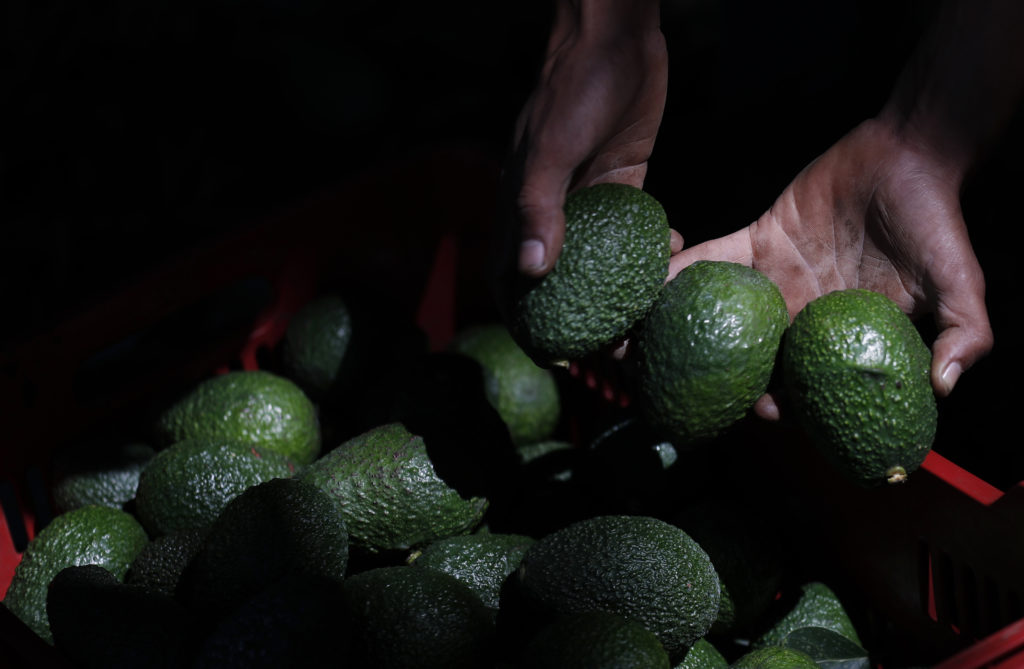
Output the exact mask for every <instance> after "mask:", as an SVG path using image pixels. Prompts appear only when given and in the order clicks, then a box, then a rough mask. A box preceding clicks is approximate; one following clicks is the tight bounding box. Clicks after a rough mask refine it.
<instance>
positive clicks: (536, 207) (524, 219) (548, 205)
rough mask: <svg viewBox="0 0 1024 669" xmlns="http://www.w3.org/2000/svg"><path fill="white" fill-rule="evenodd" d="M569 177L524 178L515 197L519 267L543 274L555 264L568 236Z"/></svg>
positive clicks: (539, 176)
mask: <svg viewBox="0 0 1024 669" xmlns="http://www.w3.org/2000/svg"><path fill="white" fill-rule="evenodd" d="M567 184H568V179H561V178H558V177H557V176H555V175H552V174H538V175H536V176H534V177H533V178H531V179H529V180H528V181H525V182H524V183H523V187H522V188H521V189H520V191H519V195H518V197H517V199H516V207H517V213H518V215H519V220H520V241H519V271H521V272H523V273H524V274H528V275H530V276H535V277H540V276H543V275H545V274H547V273H548V272H549V271H550V270H551V268H552V267H554V264H555V260H556V259H557V258H558V254H559V252H560V251H561V249H562V242H563V240H564V238H565V213H564V211H563V209H562V208H563V206H564V205H565V192H566V187H567Z"/></svg>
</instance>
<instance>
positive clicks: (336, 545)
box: [176, 478, 348, 619]
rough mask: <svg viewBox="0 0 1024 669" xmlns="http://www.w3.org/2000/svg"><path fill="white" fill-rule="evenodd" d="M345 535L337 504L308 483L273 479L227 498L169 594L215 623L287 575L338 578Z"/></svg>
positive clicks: (343, 560)
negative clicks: (232, 497) (215, 620)
mask: <svg viewBox="0 0 1024 669" xmlns="http://www.w3.org/2000/svg"><path fill="white" fill-rule="evenodd" d="M347 567H348V530H347V529H346V527H345V522H344V520H343V518H342V510H341V508H340V503H339V502H338V500H336V499H335V498H334V497H331V496H330V495H328V494H326V493H325V492H323V491H321V490H320V489H319V488H316V487H315V486H313V485H310V484H308V483H304V482H302V481H298V480H296V479H283V478H276V479H270V480H268V481H264V482H263V483H259V484H257V485H254V486H252V487H250V488H248V489H246V490H245V491H244V492H242V493H241V494H240V495H238V496H237V497H235V498H234V499H232V500H231V501H230V502H228V504H227V505H226V506H225V507H224V510H223V511H221V512H220V514H219V515H218V516H217V518H216V519H215V520H214V521H213V523H212V524H211V525H210V527H209V530H208V531H207V533H206V536H205V538H204V540H203V543H202V545H201V546H200V547H199V550H197V551H196V554H195V556H194V557H193V558H192V560H190V561H189V563H188V564H187V565H186V566H185V569H184V570H183V571H182V574H181V579H180V581H179V584H178V587H177V590H176V595H177V597H178V598H179V599H180V600H181V601H182V602H184V603H186V604H187V605H188V606H189V608H190V609H191V610H192V611H193V612H195V613H196V614H197V615H198V616H200V617H202V618H206V619H218V618H222V617H223V616H224V615H226V614H227V613H229V612H230V611H231V610H233V609H234V608H236V607H237V606H239V605H240V604H241V603H242V602H244V601H245V600H246V599H247V598H248V597H251V596H253V595H255V594H256V593H257V592H259V591H260V590H261V589H262V588H264V587H266V586H267V585H269V584H271V583H274V582H277V581H280V580H281V579H283V578H284V577H285V576H286V575H288V574H297V573H306V574H312V575H315V576H319V577H322V578H324V579H331V580H334V581H341V580H342V579H344V577H345V571H346V569H347Z"/></svg>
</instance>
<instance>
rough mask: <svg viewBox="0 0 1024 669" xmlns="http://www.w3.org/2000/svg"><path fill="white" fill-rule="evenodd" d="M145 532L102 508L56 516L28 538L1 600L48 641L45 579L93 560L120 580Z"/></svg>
mask: <svg viewBox="0 0 1024 669" xmlns="http://www.w3.org/2000/svg"><path fill="white" fill-rule="evenodd" d="M148 542H149V537H148V536H147V535H146V531H145V530H144V529H143V528H142V525H140V524H139V521H137V520H135V517H134V516H132V515H131V514H129V513H127V512H125V511H122V510H120V509H112V508H110V507H107V506H98V505H90V506H82V507H79V508H77V509H73V510H72V511H68V512H65V513H62V514H60V515H58V516H57V517H55V518H54V519H53V520H52V521H51V522H50V524H49V525H47V526H46V527H44V528H43V529H42V530H40V531H39V534H37V535H36V536H35V538H33V539H32V541H30V542H29V544H28V546H27V547H26V548H25V552H24V554H23V555H22V558H21V562H20V563H18V566H17V567H16V568H15V570H14V577H13V578H12V579H11V584H10V586H9V587H8V589H7V595H6V596H5V597H4V600H3V603H4V605H6V606H7V608H8V609H10V610H11V612H12V613H14V615H16V616H17V617H18V618H20V619H21V620H23V621H24V622H25V624H26V625H28V626H29V627H30V628H31V629H32V631H34V632H35V633H36V634H38V635H39V636H40V637H42V638H43V639H44V640H45V641H46V642H47V643H53V636H52V635H51V633H50V624H49V618H48V617H47V614H46V591H47V588H48V587H49V585H50V581H52V580H53V578H54V577H55V576H56V575H57V574H58V573H59V572H60V571H61V570H62V569H64V568H65V567H71V566H74V565H85V564H94V565H98V566H100V567H103V568H105V569H107V570H108V571H110V573H112V574H113V575H114V577H115V578H117V579H119V580H120V579H123V578H124V575H125V572H126V571H127V570H128V566H129V565H130V564H131V563H132V560H134V559H135V556H136V555H138V554H139V551H141V550H142V549H143V548H144V547H145V546H146V544H147V543H148Z"/></svg>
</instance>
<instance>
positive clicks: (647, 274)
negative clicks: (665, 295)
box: [509, 183, 670, 367]
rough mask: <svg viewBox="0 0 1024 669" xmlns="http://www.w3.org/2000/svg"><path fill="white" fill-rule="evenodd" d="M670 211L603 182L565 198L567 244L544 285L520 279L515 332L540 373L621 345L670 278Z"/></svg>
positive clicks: (639, 192)
mask: <svg viewBox="0 0 1024 669" xmlns="http://www.w3.org/2000/svg"><path fill="white" fill-rule="evenodd" d="M669 234H670V232H669V227H668V219H667V217H666V215H665V210H664V209H663V208H662V206H661V203H659V202H658V201H657V200H656V199H655V198H654V197H652V196H651V195H650V194H649V193H646V192H645V191H643V190H641V189H639V188H635V187H633V186H628V185H625V184H618V183H600V184H595V185H592V186H587V187H584V188H581V189H579V190H576V191H573V192H572V193H570V194H569V195H568V196H567V197H566V200H565V241H564V242H563V245H562V252H561V254H560V255H559V256H558V260H556V261H555V265H554V267H553V268H552V269H551V271H550V272H548V274H546V275H545V276H544V277H543V278H541V279H540V280H527V279H525V278H524V279H523V283H522V285H521V286H519V288H518V291H517V295H516V298H515V303H514V305H513V308H512V311H511V315H510V326H509V327H510V330H511V331H512V334H513V336H514V337H515V339H516V341H517V342H519V345H520V346H522V348H523V350H524V351H526V353H527V354H528V355H529V356H530V357H531V358H533V360H534V361H535V362H536V363H537V364H538V365H540V366H542V367H549V366H551V365H552V364H554V363H558V362H562V361H566V360H575V359H579V358H582V357H584V356H586V355H588V354H591V353H595V352H596V351H599V350H600V349H602V348H603V347H605V346H607V345H610V344H612V343H614V342H617V341H619V340H621V339H623V338H624V337H625V336H626V334H627V332H628V331H629V329H630V328H631V327H632V326H633V325H634V324H635V323H636V322H637V321H638V320H639V319H640V318H641V317H643V315H644V314H645V313H646V312H647V310H648V309H649V308H650V306H651V304H653V302H654V300H655V298H657V296H658V292H659V290H660V289H661V285H662V283H663V282H664V281H665V278H666V277H667V276H668V259H669Z"/></svg>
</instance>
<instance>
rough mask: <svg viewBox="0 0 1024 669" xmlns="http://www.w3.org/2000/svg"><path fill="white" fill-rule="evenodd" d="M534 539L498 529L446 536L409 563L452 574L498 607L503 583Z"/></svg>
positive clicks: (413, 557)
mask: <svg viewBox="0 0 1024 669" xmlns="http://www.w3.org/2000/svg"><path fill="white" fill-rule="evenodd" d="M534 541H535V539H533V538H532V537H527V536H524V535H520V534H502V533H497V532H494V533H491V532H488V533H482V534H481V533H477V534H465V535H460V536H454V537H445V538H443V539H438V540H437V541H434V542H432V543H430V544H428V545H427V546H426V547H425V548H424V549H423V550H422V551H419V552H417V553H414V554H413V555H412V556H410V559H409V560H408V563H409V564H410V565H411V566H413V567H429V568H431V569H437V570H438V571H443V572H445V573H446V574H451V575H452V576H454V577H455V578H457V579H459V580H460V581H462V582H463V583H465V584H466V585H468V586H469V587H470V588H471V589H472V590H473V592H475V593H476V594H477V596H478V597H480V600H481V601H482V602H483V603H484V605H485V606H489V607H490V608H492V609H497V608H498V604H499V595H500V592H501V586H502V584H503V583H504V581H505V579H506V578H508V575H509V574H511V573H512V572H514V571H515V570H516V568H517V567H519V563H520V561H521V560H522V559H523V554H524V553H525V552H526V549H527V548H529V547H530V545H531V544H533V543H534Z"/></svg>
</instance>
